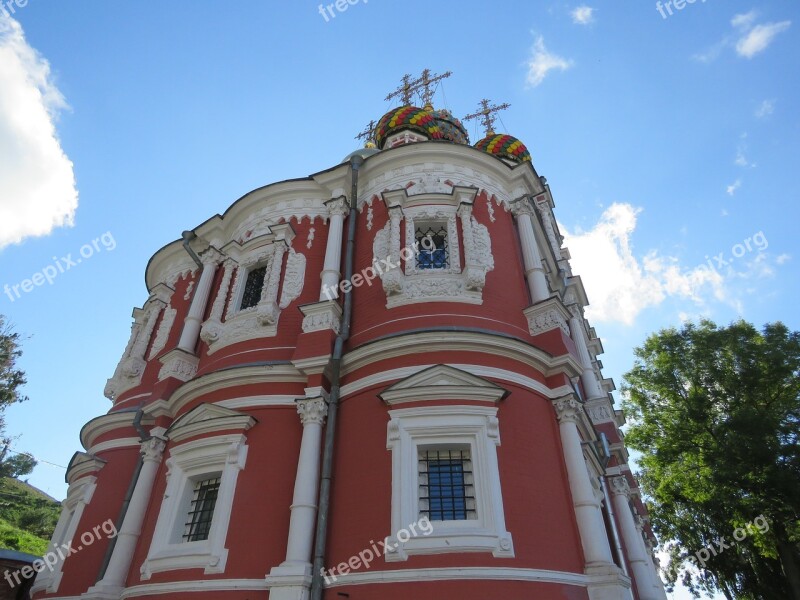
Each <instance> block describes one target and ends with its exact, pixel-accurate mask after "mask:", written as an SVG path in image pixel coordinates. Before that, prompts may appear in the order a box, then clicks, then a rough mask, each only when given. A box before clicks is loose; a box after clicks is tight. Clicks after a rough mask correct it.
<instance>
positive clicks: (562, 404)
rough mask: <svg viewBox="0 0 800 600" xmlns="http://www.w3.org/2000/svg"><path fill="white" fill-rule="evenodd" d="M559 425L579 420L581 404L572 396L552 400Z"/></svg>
mask: <svg viewBox="0 0 800 600" xmlns="http://www.w3.org/2000/svg"><path fill="white" fill-rule="evenodd" d="M553 407H554V408H555V409H556V416H557V417H558V421H559V423H576V424H577V422H578V420H579V419H580V414H581V403H580V402H579V401H578V400H576V399H575V397H574V396H564V397H562V398H558V399H556V400H553Z"/></svg>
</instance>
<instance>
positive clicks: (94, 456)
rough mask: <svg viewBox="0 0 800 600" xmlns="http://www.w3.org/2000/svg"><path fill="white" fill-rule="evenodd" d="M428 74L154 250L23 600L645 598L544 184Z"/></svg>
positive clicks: (616, 436) (592, 337)
mask: <svg viewBox="0 0 800 600" xmlns="http://www.w3.org/2000/svg"><path fill="white" fill-rule="evenodd" d="M448 75H449V73H445V74H444V75H436V76H434V75H433V74H431V73H430V72H429V71H427V70H426V71H424V72H423V73H422V75H421V76H420V77H418V78H412V77H409V76H406V77H405V78H404V80H403V85H402V86H401V87H400V88H399V89H398V90H397V91H396V92H394V93H393V94H391V95H390V97H389V98H388V99H389V100H392V101H393V103H394V105H395V108H393V109H392V110H390V111H389V112H388V113H386V114H385V115H384V116H383V117H382V118H380V119H379V120H378V121H377V123H375V122H373V123H371V124H370V126H369V127H368V128H367V130H366V132H365V134H364V135H363V136H362V137H364V138H366V142H367V143H366V147H364V148H362V149H360V150H357V151H355V152H353V153H352V154H350V155H348V156H347V157H346V158H345V159H344V160H343V161H342V162H341V163H339V164H337V165H333V166H332V167H331V168H329V169H327V170H324V171H321V172H319V173H315V174H313V175H310V176H308V177H305V178H302V179H289V180H286V181H280V182H277V183H272V184H269V185H266V186H264V187H261V188H258V189H256V190H253V191H251V192H249V193H248V194H246V195H244V196H243V197H241V198H239V199H238V200H237V201H236V202H234V203H233V204H231V205H230V206H229V207H228V208H227V209H226V210H225V211H224V212H223V213H222V214H217V215H214V216H211V217H210V218H209V219H208V220H206V221H205V222H203V223H200V224H197V225H195V226H194V227H193V228H192V229H187V231H185V232H183V235H182V238H181V239H178V240H176V241H173V242H171V243H168V244H167V245H165V246H164V247H163V248H161V249H160V250H158V251H157V252H156V253H155V254H154V255H153V256H152V258H151V259H150V261H149V262H148V264H147V266H146V268H145V281H146V285H147V290H146V294H143V295H142V297H143V298H144V304H142V306H141V307H140V308H135V309H134V310H133V323H132V327H131V333H130V340H129V341H128V344H127V346H126V347H125V348H124V350H123V352H122V357H121V359H120V361H119V364H118V366H117V367H116V370H115V371H114V373H113V375H112V376H111V378H110V379H109V380H108V382H107V384H106V386H105V395H106V396H107V397H108V399H109V400H110V401H111V407H110V409H109V411H108V413H106V414H105V415H102V416H98V417H97V418H95V419H93V420H91V421H89V422H88V423H87V424H86V425H85V426H84V427H83V429H82V430H81V432H80V442H81V445H82V447H83V450H81V451H79V452H77V453H76V454H75V455H74V457H73V458H72V460H71V462H70V464H69V469H68V471H67V475H66V477H67V482H68V484H69V491H68V493H67V497H66V499H65V500H64V502H63V512H62V514H61V518H60V520H59V522H58V526H57V528H56V531H55V533H54V536H53V540H52V543H51V547H52V548H51V549H52V552H51V553H50V554H49V555H48V556H47V557H46V564H44V563H43V564H40V565H39V567H41V569H38V570H39V571H40V572H39V573H38V575H37V578H36V580H35V582H34V584H33V588H32V592H31V593H32V596H31V597H32V598H33V599H34V600H45V599H56V598H59V599H63V600H77V599H95V600H123V599H124V600H132V599H139V598H148V599H154V598H169V599H170V600H218V599H225V600H257V599H259V600H322V599H324V600H342V599H346V598H349V599H351V600H376V599H378V598H380V599H381V600H401V599H407V598H414V599H415V600H443V599H451V598H453V599H459V600H472V599H474V600H487V599H488V600H494V599H497V600H523V599H532V600H533V599H536V600H551V599H552V600H555V599H569V600H665V599H666V594H665V591H664V587H663V585H662V582H661V579H660V577H659V575H658V569H657V562H656V561H655V559H654V555H653V547H654V543H655V539H654V536H653V533H652V531H651V528H650V525H649V522H648V517H647V511H646V509H645V507H644V505H643V503H642V499H641V497H640V493H639V488H638V486H637V484H636V481H635V479H634V477H633V474H632V472H631V469H630V467H629V464H628V453H627V451H626V448H625V445H624V440H623V435H622V433H621V431H620V427H621V426H622V425H623V424H624V415H623V414H622V412H621V411H620V410H615V408H614V403H613V398H612V394H611V392H612V391H613V390H614V384H613V382H612V381H611V380H610V379H605V378H604V377H603V374H602V371H601V369H602V363H601V362H600V359H599V358H598V357H599V355H601V354H602V353H603V346H602V343H601V341H600V339H599V338H598V337H597V334H596V332H595V330H594V328H593V327H592V326H591V325H590V324H589V323H588V322H587V320H586V318H585V317H584V310H585V308H586V306H587V305H588V299H587V290H584V286H583V284H582V282H581V278H580V276H579V274H577V273H573V272H572V269H571V266H570V254H569V251H568V249H567V248H566V247H564V245H563V238H562V236H561V235H560V233H559V228H558V225H557V222H556V218H555V215H554V207H555V203H554V200H553V196H552V195H551V191H550V188H549V187H548V184H547V181H546V180H545V178H544V177H542V176H540V175H539V174H538V173H537V172H536V169H535V168H534V165H533V162H532V160H531V154H530V152H529V151H528V149H527V148H526V146H525V144H523V143H522V142H521V141H520V140H518V139H516V138H515V137H512V136H511V135H508V134H503V133H496V132H495V131H494V122H495V118H496V112H497V111H498V110H499V109H502V108H507V106H505V105H504V106H494V105H492V104H491V103H490V102H489V101H487V100H483V101H481V104H480V108H479V110H478V111H477V112H476V113H475V114H474V115H469V117H467V118H468V119H470V120H473V119H477V120H479V121H480V122H481V124H482V126H483V128H484V129H485V135H484V136H483V137H482V139H480V140H479V141H477V142H475V143H471V142H470V140H469V135H468V132H467V129H466V128H465V126H464V125H463V123H462V121H461V120H459V119H458V118H456V117H455V116H454V115H453V114H452V113H451V112H449V111H448V110H446V109H444V108H439V109H436V108H434V92H435V90H436V86H437V82H439V81H440V80H441V79H443V78H444V77H446V76H448ZM192 225H193V224H192V223H187V224H186V225H185V226H186V227H192ZM588 293H589V295H590V294H591V290H588ZM112 326H116V325H113V324H109V327H112ZM119 326H122V325H121V324H120V325H119ZM53 555H57V556H59V557H60V558H58V559H57V560H55V559H53V560H51V559H52V556H53Z"/></svg>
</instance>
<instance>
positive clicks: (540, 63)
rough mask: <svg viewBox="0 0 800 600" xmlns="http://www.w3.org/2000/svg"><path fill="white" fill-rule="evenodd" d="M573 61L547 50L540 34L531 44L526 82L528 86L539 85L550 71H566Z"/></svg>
mask: <svg viewBox="0 0 800 600" xmlns="http://www.w3.org/2000/svg"><path fill="white" fill-rule="evenodd" d="M572 65H573V62H572V61H571V60H568V59H566V58H563V57H561V56H558V55H557V54H553V53H552V52H550V51H548V50H547V48H546V47H545V45H544V38H543V37H542V36H541V35H540V36H538V37H537V38H536V41H535V42H534V44H533V50H532V52H531V57H530V58H529V59H528V76H527V83H528V86H529V87H536V86H538V85H540V84H541V83H542V82H543V81H544V79H545V77H547V75H548V73H550V71H553V70H556V71H566V70H567V69H569V68H571V67H572Z"/></svg>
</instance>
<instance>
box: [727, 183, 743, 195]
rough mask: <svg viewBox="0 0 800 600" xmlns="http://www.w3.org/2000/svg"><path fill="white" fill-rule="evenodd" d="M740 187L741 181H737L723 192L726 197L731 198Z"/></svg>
mask: <svg viewBox="0 0 800 600" xmlns="http://www.w3.org/2000/svg"><path fill="white" fill-rule="evenodd" d="M740 187H742V180H741V179H737V180H736V181H734V182H733V183H732V184H730V185H729V186H728V187H727V188H725V191H726V192H727V194H728V196H733V195H734V194H735V193H736V192H737V191H738V190H739V188H740Z"/></svg>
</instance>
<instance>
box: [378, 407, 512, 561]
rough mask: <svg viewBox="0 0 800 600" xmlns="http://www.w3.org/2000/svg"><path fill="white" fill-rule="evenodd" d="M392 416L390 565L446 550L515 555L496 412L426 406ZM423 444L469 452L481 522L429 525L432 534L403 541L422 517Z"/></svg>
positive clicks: (492, 409)
mask: <svg viewBox="0 0 800 600" xmlns="http://www.w3.org/2000/svg"><path fill="white" fill-rule="evenodd" d="M389 416H390V421H389V425H388V434H387V442H386V447H387V449H389V450H391V452H392V535H391V536H390V537H388V538H387V547H388V548H393V550H391V551H389V552H387V554H386V560H387V562H396V561H404V560H407V559H408V557H409V556H411V555H415V554H440V553H444V552H491V553H492V555H493V556H495V557H498V558H501V557H502V558H507V557H513V556H514V544H513V541H512V539H511V534H510V533H509V532H508V531H506V525H505V514H504V511H503V495H502V490H501V487H500V472H499V468H498V464H497V446H499V445H500V430H499V423H498V420H497V408H496V407H488V406H461V405H457V406H453V405H449V406H426V407H415V408H401V409H397V410H390V411H389ZM421 446H422V447H427V446H468V447H469V448H470V453H471V456H472V467H473V479H474V487H475V502H476V510H477V518H476V519H470V520H455V521H431V523H432V525H433V531H432V533H430V534H429V535H417V536H413V537H411V538H410V539H408V541H405V542H401V541H400V540H398V539H397V538H396V537H395V535H396V534H397V533H398V532H400V531H402V530H403V529H406V528H407V527H408V526H409V525H411V524H413V523H416V522H417V521H419V519H420V511H419V505H420V502H419V477H418V460H419V449H420V447H421Z"/></svg>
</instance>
